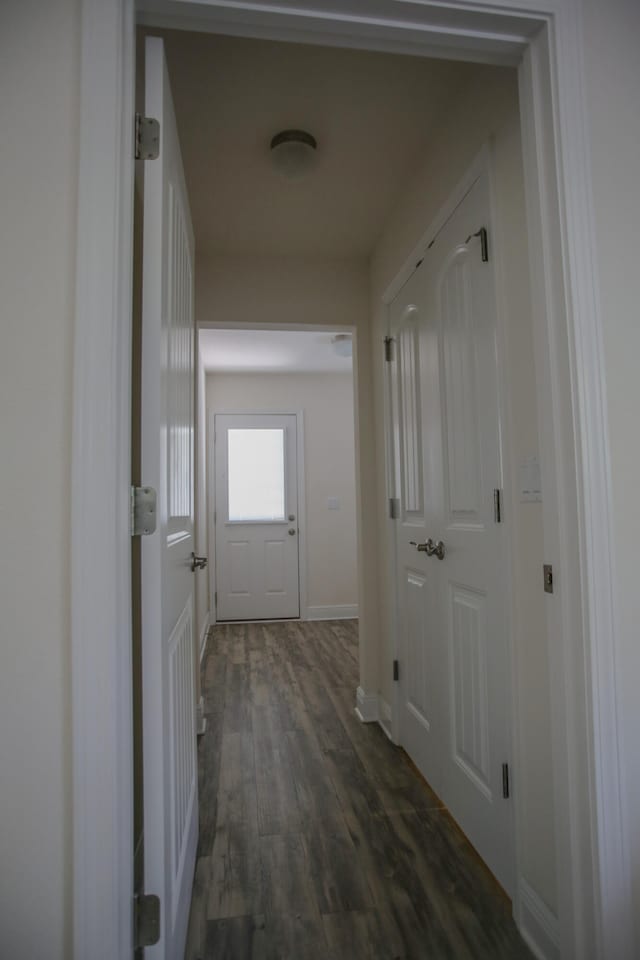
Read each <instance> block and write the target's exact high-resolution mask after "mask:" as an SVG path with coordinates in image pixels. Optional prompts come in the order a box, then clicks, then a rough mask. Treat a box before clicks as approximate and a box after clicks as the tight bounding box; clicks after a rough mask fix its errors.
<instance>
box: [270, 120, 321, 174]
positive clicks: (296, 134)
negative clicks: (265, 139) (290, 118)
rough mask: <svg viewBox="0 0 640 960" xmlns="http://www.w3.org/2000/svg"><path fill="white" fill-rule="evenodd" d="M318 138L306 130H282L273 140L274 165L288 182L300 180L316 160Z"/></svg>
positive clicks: (272, 155) (272, 154)
mask: <svg viewBox="0 0 640 960" xmlns="http://www.w3.org/2000/svg"><path fill="white" fill-rule="evenodd" d="M317 149H318V144H317V142H316V138H315V137H312V136H311V134H310V133H307V132H306V131H305V130H282V131H281V132H280V133H276V135H275V137H273V138H272V140H271V158H272V160H273V165H274V167H275V168H276V170H277V171H278V173H280V174H282V176H283V177H286V178H287V180H299V179H300V178H301V177H304V175H305V174H306V173H308V171H309V170H310V169H311V168H312V166H313V165H314V163H315V160H316V150H317Z"/></svg>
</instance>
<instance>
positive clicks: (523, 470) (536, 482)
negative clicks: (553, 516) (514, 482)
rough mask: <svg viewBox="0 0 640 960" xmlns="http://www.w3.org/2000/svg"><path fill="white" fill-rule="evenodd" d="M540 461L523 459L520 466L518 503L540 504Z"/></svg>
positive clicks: (532, 458)
mask: <svg viewBox="0 0 640 960" xmlns="http://www.w3.org/2000/svg"><path fill="white" fill-rule="evenodd" d="M541 486H542V484H541V482H540V461H539V460H538V458H537V457H536V456H531V457H525V458H524V459H523V461H522V463H521V464H520V503H541V502H542V489H541Z"/></svg>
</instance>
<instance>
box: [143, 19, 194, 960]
mask: <svg viewBox="0 0 640 960" xmlns="http://www.w3.org/2000/svg"><path fill="white" fill-rule="evenodd" d="M145 61H146V68H145V69H146V105H145V112H146V115H147V116H150V117H154V118H156V119H157V120H159V121H160V156H159V157H158V159H156V160H149V161H147V163H146V167H145V185H144V252H143V317H142V327H143V332H142V475H143V477H144V482H145V483H146V484H149V485H151V486H153V487H155V488H156V491H157V494H158V506H157V521H158V522H157V529H156V532H155V533H154V534H152V535H151V536H147V537H143V538H142V658H143V665H142V671H143V679H142V684H143V737H144V747H143V753H144V861H145V890H146V892H147V893H149V894H157V895H159V896H160V900H161V937H160V941H159V943H158V944H157V945H156V946H154V947H147V948H146V950H145V956H147V957H149V958H159V960H182V957H183V955H184V946H185V939H186V931H187V923H188V917H189V906H190V901H191V887H192V881H193V870H194V864H195V853H196V845H197V837H198V778H197V769H196V731H195V696H194V661H193V655H194V642H193V631H194V603H193V596H194V575H193V572H192V569H191V556H192V552H193V549H194V546H193V544H194V539H193V505H194V497H193V489H194V473H193V460H194V320H193V262H194V243H193V230H192V227H191V218H190V214H189V205H188V201H187V194H186V188H185V183H184V174H183V169H182V160H181V157H180V146H179V143H178V135H177V130H176V123H175V117H174V113H173V104H172V100H171V91H170V89H169V78H168V74H167V68H166V64H165V60H164V51H163V44H162V41H161V40H159V39H157V38H148V39H147V40H146V47H145Z"/></svg>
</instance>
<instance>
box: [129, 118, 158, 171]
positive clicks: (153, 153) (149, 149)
mask: <svg viewBox="0 0 640 960" xmlns="http://www.w3.org/2000/svg"><path fill="white" fill-rule="evenodd" d="M159 156H160V124H159V122H158V121H157V120H154V118H153V117H143V116H142V115H141V114H139V113H136V130H135V158H136V160H157V158H158V157H159Z"/></svg>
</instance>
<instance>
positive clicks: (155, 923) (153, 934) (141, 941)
mask: <svg viewBox="0 0 640 960" xmlns="http://www.w3.org/2000/svg"><path fill="white" fill-rule="evenodd" d="M133 899H134V915H133V923H134V930H133V935H134V940H135V949H136V950H139V949H140V948H141V947H152V946H153V944H154V943H157V942H158V940H159V939H160V897H156V895H155V894H153V893H138V894H137V895H136V896H135V897H134V898H133Z"/></svg>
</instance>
